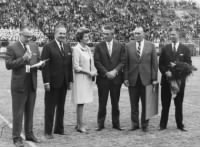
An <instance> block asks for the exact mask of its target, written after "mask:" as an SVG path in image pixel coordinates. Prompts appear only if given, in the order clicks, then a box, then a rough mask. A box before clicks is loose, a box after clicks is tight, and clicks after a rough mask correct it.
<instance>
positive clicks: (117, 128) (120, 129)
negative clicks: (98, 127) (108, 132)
mask: <svg viewBox="0 0 200 147" xmlns="http://www.w3.org/2000/svg"><path fill="white" fill-rule="evenodd" d="M113 129H116V130H118V131H122V130H123V129H122V128H120V127H115V126H114V127H113Z"/></svg>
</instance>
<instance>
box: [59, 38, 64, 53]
mask: <svg viewBox="0 0 200 147" xmlns="http://www.w3.org/2000/svg"><path fill="white" fill-rule="evenodd" d="M59 43H60V51H61V53H62V55H63V56H64V55H65V52H64V48H63V44H62V42H61V41H60V42H59Z"/></svg>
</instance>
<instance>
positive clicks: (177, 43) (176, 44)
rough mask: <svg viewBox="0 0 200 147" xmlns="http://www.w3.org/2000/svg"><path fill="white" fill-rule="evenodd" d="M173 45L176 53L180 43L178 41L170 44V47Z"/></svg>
mask: <svg viewBox="0 0 200 147" xmlns="http://www.w3.org/2000/svg"><path fill="white" fill-rule="evenodd" d="M174 44H175V48H176V51H177V49H178V46H179V44H180V42H179V41H178V42H175V43H174V42H172V47H173V46H174Z"/></svg>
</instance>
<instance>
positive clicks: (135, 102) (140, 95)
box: [128, 77, 148, 128]
mask: <svg viewBox="0 0 200 147" xmlns="http://www.w3.org/2000/svg"><path fill="white" fill-rule="evenodd" d="M128 89H129V95H130V104H131V121H132V127H139V100H140V99H141V104H142V116H141V126H142V127H143V128H144V127H147V126H148V120H146V119H145V86H144V85H143V84H142V82H141V79H140V78H139V77H138V79H137V82H136V85H135V86H129V88H128Z"/></svg>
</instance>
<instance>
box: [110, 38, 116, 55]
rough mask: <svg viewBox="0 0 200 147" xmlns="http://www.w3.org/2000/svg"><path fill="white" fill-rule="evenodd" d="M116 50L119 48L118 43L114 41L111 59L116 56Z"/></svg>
mask: <svg viewBox="0 0 200 147" xmlns="http://www.w3.org/2000/svg"><path fill="white" fill-rule="evenodd" d="M116 48H117V42H116V41H115V40H113V45H112V54H111V58H112V57H113V56H114V54H115V53H116Z"/></svg>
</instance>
